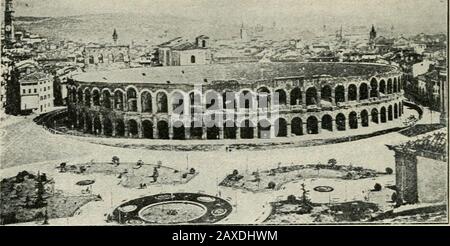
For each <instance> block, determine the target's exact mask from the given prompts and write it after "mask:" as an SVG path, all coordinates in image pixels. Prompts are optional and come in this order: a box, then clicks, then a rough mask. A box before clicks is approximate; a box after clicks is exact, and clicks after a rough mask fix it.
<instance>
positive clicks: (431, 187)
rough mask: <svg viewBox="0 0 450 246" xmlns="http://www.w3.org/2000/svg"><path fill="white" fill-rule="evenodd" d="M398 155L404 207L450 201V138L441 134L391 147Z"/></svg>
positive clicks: (397, 170) (398, 181) (399, 187)
mask: <svg viewBox="0 0 450 246" xmlns="http://www.w3.org/2000/svg"><path fill="white" fill-rule="evenodd" d="M388 148H390V149H391V150H393V151H394V152H395V180H396V181H395V187H396V190H397V195H398V199H399V201H401V202H402V203H408V204H414V203H438V202H445V201H447V200H448V197H447V194H448V193H447V192H448V191H447V186H448V179H447V172H444V170H448V162H447V134H446V132H445V130H439V131H437V132H432V133H428V134H425V135H424V136H421V137H419V139H417V140H413V141H408V142H406V143H403V144H400V145H396V146H388Z"/></svg>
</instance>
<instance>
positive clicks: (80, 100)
mask: <svg viewBox="0 0 450 246" xmlns="http://www.w3.org/2000/svg"><path fill="white" fill-rule="evenodd" d="M77 97H78V100H77V101H78V103H79V104H80V105H81V104H83V91H82V90H81V89H79V90H78V96H77Z"/></svg>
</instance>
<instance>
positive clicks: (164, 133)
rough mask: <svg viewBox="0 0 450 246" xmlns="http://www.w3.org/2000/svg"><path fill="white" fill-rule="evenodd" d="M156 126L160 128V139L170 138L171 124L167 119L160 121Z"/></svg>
mask: <svg viewBox="0 0 450 246" xmlns="http://www.w3.org/2000/svg"><path fill="white" fill-rule="evenodd" d="M156 128H157V129H158V138H159V139H169V124H168V123H167V121H164V120H162V121H158V123H157V124H156Z"/></svg>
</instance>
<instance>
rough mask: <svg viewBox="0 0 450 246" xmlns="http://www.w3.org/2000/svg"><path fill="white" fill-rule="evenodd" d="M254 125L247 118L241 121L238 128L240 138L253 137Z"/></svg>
mask: <svg viewBox="0 0 450 246" xmlns="http://www.w3.org/2000/svg"><path fill="white" fill-rule="evenodd" d="M254 128H255V126H254V125H253V123H252V122H251V121H249V120H245V121H244V122H242V123H241V126H240V130H241V138H243V139H251V138H253V131H254Z"/></svg>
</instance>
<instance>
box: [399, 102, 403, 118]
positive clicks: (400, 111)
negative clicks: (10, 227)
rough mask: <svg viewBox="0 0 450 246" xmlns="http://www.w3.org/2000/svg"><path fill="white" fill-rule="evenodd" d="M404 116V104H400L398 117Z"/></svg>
mask: <svg viewBox="0 0 450 246" xmlns="http://www.w3.org/2000/svg"><path fill="white" fill-rule="evenodd" d="M402 114H403V103H402V102H399V103H398V117H400V116H402Z"/></svg>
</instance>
